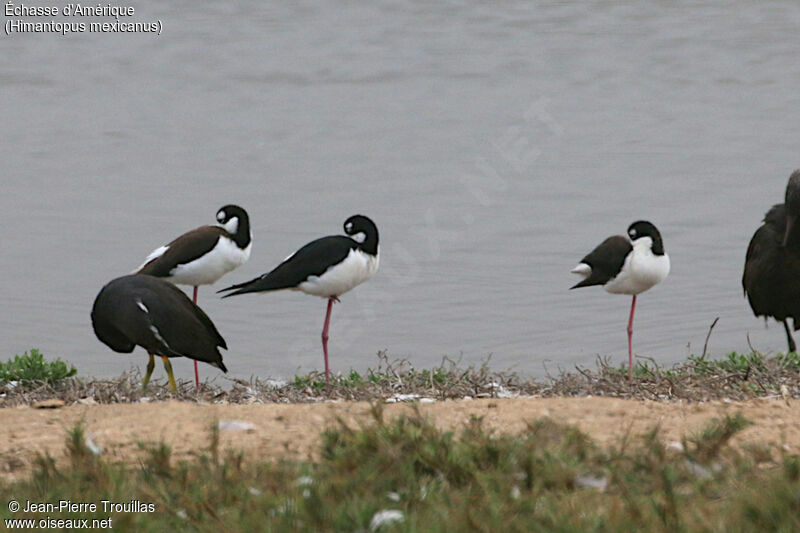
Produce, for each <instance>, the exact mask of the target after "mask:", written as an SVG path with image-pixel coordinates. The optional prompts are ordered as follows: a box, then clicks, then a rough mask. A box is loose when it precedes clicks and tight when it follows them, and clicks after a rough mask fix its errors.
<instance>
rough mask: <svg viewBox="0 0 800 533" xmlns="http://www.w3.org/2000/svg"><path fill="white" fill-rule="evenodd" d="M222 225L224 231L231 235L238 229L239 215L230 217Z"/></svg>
mask: <svg viewBox="0 0 800 533" xmlns="http://www.w3.org/2000/svg"><path fill="white" fill-rule="evenodd" d="M222 227H223V228H225V231H227V232H228V233H230V234H231V235H233V234H234V233H236V231H237V230H238V229H239V217H231V219H230V220H229V221H227V222H226V223H224V224H223V225H222Z"/></svg>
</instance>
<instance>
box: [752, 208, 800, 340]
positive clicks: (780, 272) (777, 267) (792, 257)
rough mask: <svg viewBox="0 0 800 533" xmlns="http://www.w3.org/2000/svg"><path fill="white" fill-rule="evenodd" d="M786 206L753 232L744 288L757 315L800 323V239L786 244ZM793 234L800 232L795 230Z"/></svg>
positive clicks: (790, 239) (766, 218)
mask: <svg viewBox="0 0 800 533" xmlns="http://www.w3.org/2000/svg"><path fill="white" fill-rule="evenodd" d="M785 231H786V206H785V205H784V204H778V205H775V206H773V207H772V209H770V210H769V211H768V212H767V214H766V216H765V217H764V223H763V224H762V225H761V227H760V228H758V229H757V230H756V232H755V233H754V234H753V238H752V239H750V244H749V246H748V247H747V255H746V256H745V263H744V274H743V275H742V287H743V288H744V292H745V294H746V295H747V300H748V302H749V303H750V307H751V308H752V309H753V313H755V315H756V316H771V317H774V318H775V319H777V320H785V319H786V318H792V319H793V321H794V323H795V327H797V326H798V324H800V242H798V241H799V239H798V238H797V237H796V236H795V235H790V238H789V240H788V241H787V244H786V247H784V246H783V237H784V233H785ZM792 233H795V234H797V233H800V231H793V232H792Z"/></svg>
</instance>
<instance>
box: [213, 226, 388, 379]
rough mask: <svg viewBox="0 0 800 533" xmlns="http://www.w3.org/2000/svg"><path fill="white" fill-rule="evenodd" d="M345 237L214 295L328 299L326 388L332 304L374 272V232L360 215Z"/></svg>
mask: <svg viewBox="0 0 800 533" xmlns="http://www.w3.org/2000/svg"><path fill="white" fill-rule="evenodd" d="M344 231H345V233H347V235H349V237H344V236H342V235H332V236H329V237H322V238H321V239H317V240H315V241H312V242H310V243H308V244H306V245H305V246H303V247H302V248H300V249H299V250H297V251H296V252H295V253H293V254H292V255H290V256H289V257H287V258H286V259H284V261H283V262H282V263H281V264H280V265H278V266H277V267H275V268H274V269H273V270H272V271H270V272H269V273H267V274H264V275H262V276H260V277H257V278H255V279H253V280H250V281H248V282H245V283H240V284H238V285H232V286H230V287H226V288H224V289H222V290H221V291H218V292H226V291H234V292H231V293H229V294H226V295H225V296H224V298H227V297H228V296H235V295H237V294H246V293H248V292H263V291H277V290H280V289H294V290H299V291H303V292H304V293H306V294H311V295H314V296H321V297H323V298H327V299H328V311H327V313H326V315H325V325H324V326H323V328H322V350H323V353H324V355H325V383H326V385H329V384H330V377H329V374H330V371H329V367H328V326H329V324H330V319H331V307H332V306H333V302H338V301H339V296H341V295H342V294H344V293H346V292H347V291H349V290H350V289H352V288H353V287H355V286H356V285H360V284H361V283H363V282H365V281H367V280H368V279H369V278H371V277H372V275H373V274H375V271H377V270H378V228H377V227H376V226H375V223H373V222H372V220H370V219H369V218H367V217H365V216H363V215H354V216H352V217H350V218H348V219H347V220H346V221H345V223H344Z"/></svg>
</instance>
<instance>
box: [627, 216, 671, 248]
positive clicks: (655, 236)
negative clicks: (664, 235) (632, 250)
mask: <svg viewBox="0 0 800 533" xmlns="http://www.w3.org/2000/svg"><path fill="white" fill-rule="evenodd" d="M628 237H630V239H631V242H636V240H637V239H641V238H642V237H650V240H652V241H653V245H652V247H651V248H652V250H653V253H654V254H655V255H664V241H662V240H661V233H659V232H658V229H656V227H655V226H654V225H653V224H651V223H650V222H648V221H646V220H638V221H636V222H634V223H633V224H631V225H630V226H628Z"/></svg>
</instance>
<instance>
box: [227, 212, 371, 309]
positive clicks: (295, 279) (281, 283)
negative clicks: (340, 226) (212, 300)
mask: <svg viewBox="0 0 800 533" xmlns="http://www.w3.org/2000/svg"><path fill="white" fill-rule="evenodd" d="M344 231H345V233H346V234H347V235H356V234H359V233H362V234H363V235H364V240H363V241H362V242H358V241H356V240H354V239H351V238H350V237H345V236H343V235H330V236H328V237H322V238H320V239H317V240H315V241H311V242H310V243H308V244H306V245H305V246H303V247H302V248H300V249H299V250H297V251H296V252H295V253H293V254H292V255H290V256H289V257H287V258H286V259H284V260H283V262H282V263H281V264H279V265H278V266H277V267H275V268H273V269H272V270H271V271H269V272H267V273H266V274H263V275H261V276H259V277H257V278H255V279H251V280H250V281H246V282H244V283H239V284H237V285H231V286H230V287H225V288H224V289H221V290H219V291H217V292H227V291H233V292H230V293H228V294H226V295H225V296H223V298H227V297H228V296H236V295H238V294H246V293H248V292H264V291H277V290H281V289H291V288H294V287H297V286H298V285H300V284H301V283H303V282H304V281H306V280H307V279H308V278H309V277H311V276H321V275H322V274H324V273H325V271H327V270H328V269H329V268H331V267H333V266H335V265H338V264H339V263H341V262H342V261H344V259H345V258H346V257H347V256H348V254H349V253H350V251H351V250H356V249H357V250H361V251H363V252H365V253H367V254H370V255H373V256H377V255H378V227H377V226H376V225H375V223H374V222H373V221H372V220H371V219H370V218H369V217H367V216H364V215H353V216H351V217H350V218H348V219H347V220H345V222H344Z"/></svg>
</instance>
